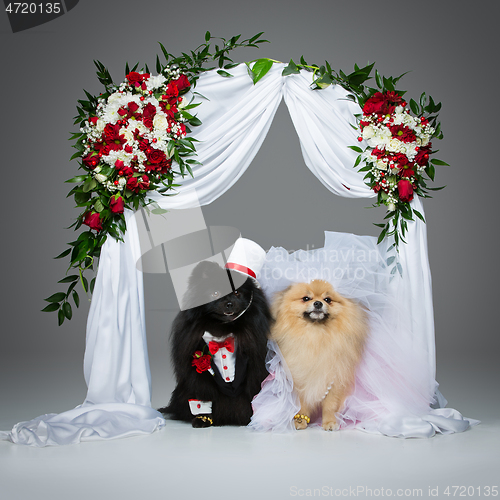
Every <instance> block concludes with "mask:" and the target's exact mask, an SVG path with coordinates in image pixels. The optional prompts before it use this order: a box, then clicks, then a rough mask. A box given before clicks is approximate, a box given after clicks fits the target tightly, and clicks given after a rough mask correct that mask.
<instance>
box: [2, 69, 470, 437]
mask: <svg viewBox="0 0 500 500" xmlns="http://www.w3.org/2000/svg"><path fill="white" fill-rule="evenodd" d="M283 67H284V65H283V64H275V65H274V66H273V68H272V69H271V70H270V72H269V73H268V74H267V75H266V76H265V77H264V78H263V79H262V80H261V81H260V82H259V83H258V84H257V85H253V83H252V81H251V79H250V77H249V76H248V73H247V69H246V66H245V65H243V64H242V65H240V66H238V67H236V68H234V69H233V70H231V71H232V74H233V75H234V76H233V77H232V78H223V77H220V76H219V75H218V74H217V73H216V72H215V71H213V72H208V73H205V74H203V75H202V76H201V77H200V79H199V81H198V84H197V86H196V92H198V93H199V94H201V95H202V96H204V97H205V98H206V99H205V98H201V97H199V96H196V100H197V101H200V102H202V105H201V106H199V107H198V108H196V109H197V111H198V117H199V118H200V119H201V121H202V123H203V124H202V125H201V126H200V127H197V128H196V129H195V130H194V132H193V136H194V137H195V138H196V139H198V140H199V141H200V142H199V143H197V152H198V159H199V161H200V162H201V163H202V164H203V165H202V166H198V167H196V169H194V178H186V179H184V180H183V181H181V186H180V187H179V188H178V194H177V195H176V196H170V197H163V196H161V195H159V194H158V193H153V194H152V196H151V197H152V198H153V199H154V200H155V201H157V202H158V204H159V205H160V206H161V207H162V208H166V209H169V210H172V209H182V208H193V207H195V206H198V204H201V205H202V206H203V205H207V204H209V203H211V202H212V201H214V200H215V199H217V198H218V197H219V196H221V195H222V194H223V193H224V192H226V191H227V190H228V189H229V188H231V186H232V185H233V184H234V183H235V182H237V180H238V179H239V178H240V177H241V175H242V174H243V173H244V172H245V170H246V168H247V167H248V165H249V164H250V163H251V161H252V159H253V158H254V157H255V155H256V153H257V151H258V150H259V148H260V146H261V144H262V142H263V140H264V138H265V137H266V135H267V132H268V130H269V127H270V125H271V122H272V120H273V117H274V114H275V112H276V109H277V108H278V105H279V103H280V102H281V99H282V97H283V96H284V98H285V102H286V104H287V106H288V109H289V111H290V115H291V117H292V120H293V123H294V125H295V128H296V130H297V133H298V135H299V138H300V143H301V148H302V152H303V155H304V159H305V162H306V165H307V166H308V168H309V169H310V170H311V171H312V172H313V173H314V175H316V177H318V179H319V180H320V181H321V182H322V183H323V184H324V185H325V186H326V187H327V188H328V189H329V190H330V191H332V192H333V193H335V194H338V195H340V196H345V197H365V198H366V197H371V196H373V195H374V193H373V192H372V191H370V189H369V188H368V187H367V186H366V185H365V184H364V182H363V176H362V175H361V174H360V173H358V172H357V171H356V169H354V168H353V167H352V166H353V163H354V160H355V157H356V154H355V153H353V152H352V151H351V150H350V149H348V148H347V146H348V145H352V144H356V143H357V141H356V132H355V131H354V130H353V129H352V127H351V126H350V125H349V124H350V123H354V117H353V114H354V113H356V112H359V108H357V106H356V105H355V104H353V103H352V102H350V101H348V100H346V99H345V95H346V92H345V91H344V90H343V89H342V88H341V87H338V86H334V87H329V88H327V89H324V90H321V91H312V90H311V89H310V83H311V73H307V72H301V73H300V74H297V75H290V76H287V77H283V76H281V73H282V70H283ZM413 205H414V207H415V208H416V209H417V210H418V211H420V212H421V213H423V208H422V205H421V203H420V200H418V199H415V200H414V201H413ZM126 217H127V225H128V230H127V233H126V235H125V238H124V242H123V243H120V242H116V241H114V240H113V239H112V238H108V240H107V241H106V243H105V244H104V246H103V247H102V252H101V258H100V262H99V270H98V273H97V280H96V286H95V290H94V294H93V298H92V304H91V308H90V312H89V317H88V323H87V339H86V351H85V360H84V373H85V381H86V383H87V385H88V394H87V398H86V399H85V401H84V402H83V404H82V405H80V406H78V407H77V408H75V409H73V410H70V411H68V412H64V413H61V414H58V415H57V414H50V415H43V416H41V417H38V418H36V419H34V420H31V421H29V422H20V423H19V424H17V425H16V426H14V428H13V429H12V431H10V432H2V433H0V438H2V439H7V440H11V441H12V442H14V443H19V444H28V445H33V446H48V445H57V444H68V443H76V442H79V441H80V440H91V439H100V438H102V439H112V438H118V437H122V436H126V435H130V434H138V433H150V432H153V431H155V430H157V429H159V428H161V427H162V426H163V425H165V421H164V419H163V418H162V416H161V414H159V413H158V412H156V411H155V410H153V409H152V408H151V403H150V401H151V375H150V370H149V361H148V354H147V344H146V329H145V318H144V295H143V279H142V274H141V273H140V272H139V271H138V270H137V269H136V262H137V260H138V259H139V258H140V247H139V238H138V231H137V227H136V224H135V219H134V217H132V213H127V214H126ZM408 229H409V230H408V236H407V245H402V247H401V252H400V262H401V265H402V266H403V274H404V276H405V285H406V286H407V287H408V288H407V290H408V293H407V297H409V299H408V307H409V311H410V313H411V318H412V325H413V336H414V338H415V339H416V340H415V341H416V342H418V344H419V346H420V347H421V348H422V349H424V350H425V352H426V353H427V363H426V366H425V370H426V371H427V379H428V381H429V390H431V389H432V388H433V387H434V384H435V382H434V376H435V354H434V322H433V309H432V294H431V293H432V292H431V278H430V271H429V264H428V260H427V242H426V230H425V225H424V224H423V223H422V222H421V221H420V220H418V219H417V220H416V221H415V222H413V223H409V228H408ZM415 297H418V299H419V300H411V299H412V298H415ZM448 416H450V415H448ZM451 416H453V417H455V419H456V420H457V421H461V416H459V414H458V415H455V414H453V415H451ZM468 425H469V423H468V422H467V421H463V422H462V424H461V425H459V426H458V427H459V428H457V429H455V430H463V429H464V428H466V427H468Z"/></svg>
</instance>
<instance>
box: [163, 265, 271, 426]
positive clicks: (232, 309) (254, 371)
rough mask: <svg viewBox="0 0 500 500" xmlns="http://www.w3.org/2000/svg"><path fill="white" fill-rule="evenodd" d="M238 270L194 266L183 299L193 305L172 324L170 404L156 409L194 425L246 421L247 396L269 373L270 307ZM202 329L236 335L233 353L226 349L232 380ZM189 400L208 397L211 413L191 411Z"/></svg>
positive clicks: (249, 412) (217, 334) (215, 334)
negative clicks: (231, 363)
mask: <svg viewBox="0 0 500 500" xmlns="http://www.w3.org/2000/svg"><path fill="white" fill-rule="evenodd" d="M242 276H243V275H241V274H240V273H236V272H233V271H228V270H225V269H222V268H221V267H220V266H219V265H218V264H216V263H214V262H209V261H204V262H200V263H199V264H198V265H197V266H196V267H195V269H194V271H193V272H192V275H191V277H190V280H189V288H188V293H187V294H186V297H184V301H183V304H184V306H186V303H187V305H188V306H190V305H192V306H194V307H190V308H186V307H184V308H185V309H186V310H183V311H181V312H180V313H179V314H178V315H177V317H176V318H175V320H174V323H173V325H172V361H173V365H174V370H175V376H176V381H177V386H176V388H175V390H174V392H173V393H172V397H171V399H170V403H169V405H168V406H167V407H165V408H160V409H159V411H160V412H162V413H165V414H169V415H170V416H171V418H173V419H176V420H184V421H186V422H191V423H192V425H193V427H208V426H210V425H217V426H220V425H247V424H248V423H249V422H250V418H251V416H252V405H251V401H252V399H253V397H254V396H255V395H256V394H257V393H258V392H259V391H260V388H261V383H262V381H263V380H264V379H265V378H266V377H267V375H268V372H267V369H266V366H265V359H266V353H267V338H268V336H269V328H270V323H271V313H270V311H269V307H268V304H267V301H266V298H265V296H264V293H263V292H262V290H261V289H260V288H258V287H257V286H256V284H255V282H254V281H253V280H252V279H251V278H247V279H246V280H245V277H243V278H242ZM230 290H233V291H232V292H231V293H229V294H226V293H227V292H228V291H230ZM198 304H201V305H198ZM206 332H209V334H211V335H212V336H213V337H217V338H221V337H222V338H227V337H228V336H230V335H231V334H232V336H233V337H234V343H235V348H234V354H231V355H228V357H229V356H230V357H231V358H233V356H234V358H233V359H234V360H235V365H234V378H233V379H232V381H228V380H229V377H227V379H225V378H223V375H224V374H225V373H224V374H222V375H221V370H220V369H219V368H218V367H217V366H216V363H215V359H214V358H212V357H211V353H210V351H209V348H208V345H207V342H205V340H204V338H203V336H204V334H205V333H206ZM210 349H212V347H210ZM221 352H227V351H222V350H221ZM201 356H204V359H201ZM214 356H215V355H214ZM222 357H223V358H226V355H225V354H224V355H222ZM207 363H208V366H209V368H210V370H208V369H207ZM223 364H224V362H223ZM223 368H224V369H225V368H227V367H226V366H224V367H223ZM222 371H224V370H222ZM190 400H197V401H200V402H204V401H209V402H212V413H204V414H203V413H202V414H199V415H196V416H195V415H193V413H192V411H191V408H190V403H189V401H190ZM192 404H193V403H192Z"/></svg>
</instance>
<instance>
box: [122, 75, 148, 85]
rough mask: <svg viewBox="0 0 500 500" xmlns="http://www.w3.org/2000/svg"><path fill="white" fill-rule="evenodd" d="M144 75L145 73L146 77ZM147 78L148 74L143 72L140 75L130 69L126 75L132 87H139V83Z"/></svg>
mask: <svg viewBox="0 0 500 500" xmlns="http://www.w3.org/2000/svg"><path fill="white" fill-rule="evenodd" d="M146 75H147V78H145V77H146ZM148 78H149V75H148V74H147V73H145V74H144V75H141V74H140V73H137V71H131V72H130V73H129V74H128V75H127V80H128V83H129V84H130V85H132V87H139V86H140V85H141V83H142V82H143V81H144V80H147V79H148Z"/></svg>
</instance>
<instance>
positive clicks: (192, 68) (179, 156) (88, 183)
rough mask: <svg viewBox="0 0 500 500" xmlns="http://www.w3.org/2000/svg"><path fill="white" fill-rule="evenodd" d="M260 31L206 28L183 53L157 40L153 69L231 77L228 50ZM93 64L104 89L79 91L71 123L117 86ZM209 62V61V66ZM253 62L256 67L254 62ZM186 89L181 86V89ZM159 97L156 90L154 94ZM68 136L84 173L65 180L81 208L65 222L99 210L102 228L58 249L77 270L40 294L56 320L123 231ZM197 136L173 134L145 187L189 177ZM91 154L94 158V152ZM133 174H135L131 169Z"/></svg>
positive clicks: (91, 113) (77, 142) (127, 196)
mask: <svg viewBox="0 0 500 500" xmlns="http://www.w3.org/2000/svg"><path fill="white" fill-rule="evenodd" d="M262 34H263V33H262V32H261V33H257V34H256V35H254V36H252V37H251V38H248V39H245V40H242V39H241V35H236V36H233V37H231V38H229V39H225V38H215V37H212V35H211V34H210V32H208V31H207V33H206V34H205V42H204V43H202V44H201V45H199V46H198V47H197V48H196V49H195V50H193V51H190V52H189V53H182V54H181V55H180V56H174V55H172V54H170V53H169V52H168V51H167V50H166V48H165V47H164V45H163V44H161V43H159V45H160V49H161V53H162V56H163V58H164V62H163V63H162V61H161V60H160V56H158V55H157V56H156V64H155V69H156V72H157V73H158V74H159V75H160V74H161V75H163V76H164V77H165V78H167V80H169V79H170V76H169V70H170V68H172V67H178V68H179V72H180V73H181V74H184V75H186V76H187V78H188V80H189V81H190V83H191V89H194V88H195V86H196V81H197V79H198V78H199V76H200V75H201V74H202V73H204V72H205V71H208V70H211V69H214V68H218V73H219V74H220V75H221V76H224V77H231V76H232V75H231V74H230V72H229V70H230V69H231V68H234V67H235V66H236V65H237V64H235V63H234V62H233V60H232V59H231V58H230V57H229V55H230V53H231V51H233V50H235V49H237V48H239V47H259V45H261V44H263V43H266V42H267V40H264V39H262V38H261V37H262ZM94 64H95V67H96V73H97V78H98V80H99V82H100V83H101V84H102V85H103V87H104V88H103V91H102V93H101V94H100V95H99V96H93V95H92V94H90V93H89V92H87V91H86V90H84V94H85V99H79V100H78V105H77V115H76V117H75V119H74V124H75V125H80V126H81V125H82V124H83V122H86V121H87V120H89V118H91V117H95V116H97V107H98V104H99V102H100V100H102V99H107V98H108V97H109V96H110V95H111V94H113V93H114V92H116V91H117V90H118V87H119V85H117V84H115V83H114V82H113V78H112V77H111V74H110V73H109V71H108V69H107V68H106V67H105V66H104V64H103V63H101V62H100V61H94ZM211 65H212V66H211ZM271 66H272V62H265V63H259V64H258V65H257V70H258V75H257V78H256V80H254V81H258V80H259V79H260V78H262V77H263V76H264V75H265V74H266V72H267V71H269V69H270V67H271ZM254 67H255V66H254ZM138 68H139V63H137V64H135V65H134V66H133V67H132V68H131V67H130V66H129V64H128V63H127V64H126V65H125V75H127V74H129V73H130V72H134V71H140V72H147V73H150V71H149V68H148V66H147V65H145V66H144V68H141V69H138ZM187 91H188V89H184V90H183V91H181V94H184V93H186V92H187ZM157 97H159V95H158V96H157ZM198 105H199V103H193V102H190V103H188V105H186V106H184V107H183V108H182V109H179V110H178V112H179V116H183V117H184V118H185V119H186V120H187V122H185V126H186V131H187V132H188V134H189V132H190V131H191V128H190V127H197V126H199V125H201V120H200V119H199V118H197V117H196V116H195V115H192V114H191V113H189V112H188V110H191V109H194V108H196V107H197V106H198ZM70 140H71V141H73V142H74V144H73V145H72V147H73V148H74V149H76V152H75V153H74V154H73V155H72V156H71V160H75V159H76V160H78V161H79V169H80V170H83V172H84V173H83V174H81V175H76V176H74V177H72V178H71V179H68V180H67V181H66V182H67V183H70V184H75V186H74V187H73V188H72V189H71V190H70V192H69V194H68V196H72V197H73V198H74V201H75V205H76V206H77V207H80V208H81V209H82V213H81V214H80V216H79V217H78V218H77V220H76V221H75V222H74V223H73V224H72V225H71V226H70V227H73V229H74V230H75V231H78V230H80V229H81V227H82V225H83V224H84V220H85V216H86V214H88V213H90V214H93V213H98V214H99V218H100V223H101V225H102V229H101V230H100V231H94V230H92V229H87V230H86V231H83V232H81V233H80V234H79V236H78V238H77V239H76V240H75V241H73V242H71V243H69V244H68V245H69V248H67V249H66V250H64V251H63V252H62V253H60V254H59V255H58V256H57V257H55V258H56V259H62V258H65V257H69V260H70V263H69V267H68V271H67V272H69V271H70V270H73V271H76V272H77V273H78V274H70V275H68V276H66V277H64V278H63V279H61V280H59V282H58V283H60V284H64V285H67V290H66V292H58V293H56V294H53V295H51V296H50V297H49V298H47V299H45V300H46V301H47V302H49V305H48V306H46V307H45V308H44V309H42V310H43V311H44V312H55V311H58V320H59V324H60V325H61V324H62V323H63V322H64V321H65V319H68V320H70V319H71V318H72V316H73V312H72V308H71V305H70V303H69V300H70V297H71V298H72V299H73V302H74V303H75V305H76V307H79V305H80V297H79V295H78V293H77V292H76V291H75V290H74V288H75V286H76V285H77V284H78V283H80V284H81V286H82V288H83V291H84V293H85V294H89V293H92V291H93V289H94V285H95V278H94V279H92V280H91V282H90V285H89V283H88V279H87V277H86V276H85V274H86V273H93V272H94V271H95V268H94V265H95V264H96V259H98V258H99V256H100V253H101V248H102V245H103V244H104V242H105V241H106V239H107V237H108V235H109V236H111V237H112V238H114V239H116V240H118V241H123V235H124V234H125V232H126V229H127V228H126V224H125V217H124V215H123V213H114V212H112V211H111V208H110V202H111V198H112V196H113V195H112V193H110V192H109V191H108V190H107V189H106V188H105V187H104V186H103V185H102V184H100V183H99V182H97V181H96V179H95V178H94V175H93V173H92V172H91V171H90V170H89V168H87V167H86V166H85V164H84V163H83V157H84V156H85V154H86V148H85V140H86V134H85V133H83V132H75V133H72V134H71V137H70ZM196 142H197V141H196V139H194V138H193V137H190V136H189V135H187V136H186V137H184V138H178V139H172V140H171V141H170V142H169V144H168V154H169V155H170V157H172V158H173V161H174V163H173V165H172V169H171V171H170V172H168V173H167V174H165V173H163V174H162V175H159V174H158V175H155V173H151V174H149V173H148V176H149V178H150V190H156V191H158V192H160V193H162V194H163V195H165V196H168V195H170V191H172V190H173V189H174V188H175V187H176V186H178V184H175V178H176V177H177V176H181V177H184V176H186V175H190V176H193V175H194V172H193V168H194V167H195V166H196V165H200V163H199V162H198V161H197V160H196ZM96 158H98V157H97V156H96ZM99 166H100V168H101V170H100V172H99V173H100V174H101V175H104V176H106V178H107V179H108V180H109V181H111V182H113V181H115V180H116V179H117V177H118V174H117V172H116V170H115V169H113V168H110V167H108V166H106V165H103V164H101V165H99ZM134 175H135V174H134ZM122 196H123V199H124V202H125V208H126V209H130V210H137V209H138V208H139V207H140V206H146V205H147V204H148V203H149V201H148V190H141V191H140V192H139V193H132V192H131V191H129V190H128V189H125V190H124V191H123V192H122Z"/></svg>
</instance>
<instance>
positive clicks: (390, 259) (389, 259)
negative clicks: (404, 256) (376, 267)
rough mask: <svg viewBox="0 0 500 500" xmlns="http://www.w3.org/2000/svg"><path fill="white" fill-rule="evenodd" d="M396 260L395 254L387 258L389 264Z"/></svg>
mask: <svg viewBox="0 0 500 500" xmlns="http://www.w3.org/2000/svg"><path fill="white" fill-rule="evenodd" d="M395 260H396V257H394V255H393V256H392V257H389V258H388V259H387V265H388V266H390V265H391V264H392V263H393V262H394V261H395Z"/></svg>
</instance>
